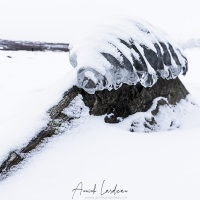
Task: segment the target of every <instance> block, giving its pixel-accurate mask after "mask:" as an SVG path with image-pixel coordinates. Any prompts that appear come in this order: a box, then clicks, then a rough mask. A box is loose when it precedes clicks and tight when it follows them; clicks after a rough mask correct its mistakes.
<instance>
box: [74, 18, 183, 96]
mask: <svg viewBox="0 0 200 200" xmlns="http://www.w3.org/2000/svg"><path fill="white" fill-rule="evenodd" d="M70 62H71V64H72V65H73V66H74V67H76V68H77V85H78V86H79V87H81V88H83V89H84V90H85V91H87V92H88V93H90V94H93V93H95V91H97V90H103V89H108V90H111V89H113V88H114V89H117V88H119V87H120V86H121V85H122V84H123V83H126V84H129V85H136V84H137V83H138V82H140V83H141V84H142V85H143V86H144V87H151V86H152V85H153V84H155V83H156V81H157V79H158V78H163V79H174V78H176V77H177V76H178V75H179V74H180V73H182V74H183V75H185V74H186V72H187V59H186V57H185V55H184V53H183V51H182V50H181V48H180V47H179V46H178V45H177V44H176V43H175V42H173V41H172V40H171V39H170V38H169V37H168V36H166V34H165V33H163V32H162V31H161V30H158V29H156V28H154V27H153V26H152V25H150V24H149V23H147V22H145V21H141V20H133V19H130V18H124V17H123V18H117V19H116V20H112V21H109V22H106V24H104V25H100V26H97V27H96V28H94V29H93V30H92V31H90V32H89V33H87V34H86V35H84V36H82V37H81V38H79V40H78V41H76V42H75V43H74V44H73V45H71V49H70Z"/></svg>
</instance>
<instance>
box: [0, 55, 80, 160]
mask: <svg viewBox="0 0 200 200" xmlns="http://www.w3.org/2000/svg"><path fill="white" fill-rule="evenodd" d="M67 62H68V56H67V55H66V54H65V53H51V52H44V53H37V52H36V53H32V52H23V51H22V52H9V51H0V72H1V73H0V94H1V99H0V110H1V116H0V121H1V123H0V130H1V132H0V137H1V138H3V140H0V158H1V159H2V156H6V155H7V153H8V152H9V151H10V150H11V149H12V148H17V146H18V144H23V143H25V142H26V141H27V140H30V139H31V138H32V137H33V136H34V135H35V133H36V132H37V131H39V130H40V129H41V128H42V127H43V126H45V125H46V123H47V122H48V116H46V114H45V112H46V111H47V110H48V109H49V108H50V107H52V106H53V105H55V104H56V103H57V102H58V101H59V100H60V99H61V97H62V92H64V90H67V89H68V88H70V87H71V85H73V84H74V82H75V81H76V74H75V71H74V70H73V68H72V67H71V66H70V65H69V64H68V65H67V64H66V63H67ZM67 66H68V67H67ZM22 124H23V126H22Z"/></svg>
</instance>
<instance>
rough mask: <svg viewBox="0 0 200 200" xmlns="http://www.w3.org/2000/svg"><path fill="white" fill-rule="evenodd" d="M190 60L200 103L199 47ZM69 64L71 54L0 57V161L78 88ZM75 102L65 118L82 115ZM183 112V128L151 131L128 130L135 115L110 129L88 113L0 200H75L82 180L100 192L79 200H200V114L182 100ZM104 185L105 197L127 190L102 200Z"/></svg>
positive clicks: (3, 186)
mask: <svg viewBox="0 0 200 200" xmlns="http://www.w3.org/2000/svg"><path fill="white" fill-rule="evenodd" d="M186 55H187V57H188V60H189V72H188V74H187V76H186V77H180V78H181V80H182V81H183V83H184V84H185V86H186V87H187V89H188V90H189V92H190V93H191V96H192V98H193V99H194V100H195V101H196V103H197V104H200V80H199V72H200V68H199V65H200V60H199V55H200V49H188V50H186ZM7 56H11V58H8V57H7ZM67 60H68V55H67V53H47V52H45V53H32V52H2V51H0V72H1V73H0V74H1V75H0V76H1V78H0V93H1V99H0V110H1V120H0V122H1V123H0V130H1V132H0V160H3V159H4V158H5V156H6V154H7V153H8V152H9V151H10V150H13V149H16V148H17V147H20V146H21V145H23V144H24V143H26V142H27V141H28V140H29V139H30V138H31V137H33V136H34V135H35V134H36V133H37V132H38V130H40V129H41V127H43V126H45V124H46V122H47V120H48V119H46V114H45V112H46V111H47V110H48V109H49V108H50V107H51V106H53V105H54V104H56V103H57V102H58V101H59V100H60V99H61V97H62V94H63V92H64V91H66V90H67V89H68V88H70V87H71V85H73V84H74V83H75V79H76V74H75V71H74V69H73V68H72V67H71V66H70V64H69V63H68V62H67ZM77 101H78V102H79V103H78V104H77V103H75V104H74V102H72V106H71V107H69V108H68V109H65V110H64V111H63V112H64V113H67V114H69V115H70V114H71V115H73V116H74V115H75V116H77V117H79V116H80V110H82V109H81V108H82V107H84V105H83V104H82V103H81V99H80V98H77V100H75V102H77ZM73 105H76V106H77V108H76V109H75V110H74V106H73ZM178 108H180V110H179V116H181V122H180V128H178V129H175V130H171V131H160V132H151V133H141V132H134V133H132V132H130V131H129V128H130V124H131V122H132V120H133V116H130V117H128V118H127V119H125V120H124V121H122V122H121V123H119V124H105V123H104V120H103V116H101V117H95V116H89V115H88V110H87V109H85V110H84V112H82V114H81V118H80V119H79V121H77V124H74V126H73V127H72V128H71V129H67V128H66V129H65V128H64V129H62V132H63V133H62V134H61V135H59V136H55V137H54V138H53V139H52V140H50V141H49V143H48V144H46V145H45V147H44V148H43V149H42V150H40V151H36V152H34V153H33V154H32V157H31V158H29V159H28V161H27V163H26V164H24V165H23V166H22V169H21V170H18V171H17V172H16V173H14V174H13V175H12V176H11V177H9V178H8V179H6V180H4V181H2V182H0V200H13V199H16V200H25V199H29V200H32V199H34V200H35V199H37V200H44V199H47V200H51V199H52V200H55V199H59V200H66V199H72V195H73V192H72V190H73V189H74V188H76V187H77V185H78V184H79V183H80V182H82V183H83V189H86V190H89V189H91V190H92V189H93V188H94V185H95V184H96V191H97V192H96V193H95V194H93V193H82V194H81V195H80V193H79V192H77V193H76V194H75V196H74V199H77V200H79V199H117V198H118V199H128V200H134V199H135V200H146V199H149V200H160V199H162V200H165V199H166V200H169V199H170V200H177V199H181V200H191V199H192V200H199V198H200V193H199V187H200V145H199V143H200V123H199V119H200V109H199V107H198V106H194V105H193V104H185V103H184V102H182V103H180V105H179V107H177V109H178ZM181 112H183V113H181ZM163 114H165V112H163ZM167 114H168V112H167ZM165 117H167V116H166V115H165ZM169 117H171V116H169ZM172 117H173V116H172ZM174 118H175V119H177V117H176V116H174ZM61 128H63V127H61ZM103 180H105V184H104V187H103V191H105V190H106V189H112V190H113V189H114V188H115V185H116V184H117V188H118V189H124V190H128V192H127V193H120V194H116V195H113V194H105V195H103V196H101V195H100V191H101V186H102V182H103Z"/></svg>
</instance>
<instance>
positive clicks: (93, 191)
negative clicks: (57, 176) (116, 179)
mask: <svg viewBox="0 0 200 200" xmlns="http://www.w3.org/2000/svg"><path fill="white" fill-rule="evenodd" d="M72 192H73V195H72V199H74V197H75V194H79V195H82V194H83V193H88V194H99V195H101V196H103V195H106V194H107V195H116V194H124V193H127V192H128V190H125V189H118V186H117V184H115V186H114V187H113V188H112V189H110V188H109V189H106V187H105V180H103V182H102V184H101V187H100V191H98V190H97V184H94V186H93V187H92V188H91V189H85V188H84V187H83V182H80V183H79V184H78V185H77V187H76V188H74V189H73V190H72Z"/></svg>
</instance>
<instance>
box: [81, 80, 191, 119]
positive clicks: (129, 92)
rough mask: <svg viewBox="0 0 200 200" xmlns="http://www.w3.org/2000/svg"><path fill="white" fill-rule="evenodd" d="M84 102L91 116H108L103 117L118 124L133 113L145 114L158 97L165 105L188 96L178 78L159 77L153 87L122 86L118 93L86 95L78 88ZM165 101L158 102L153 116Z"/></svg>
mask: <svg viewBox="0 0 200 200" xmlns="http://www.w3.org/2000/svg"><path fill="white" fill-rule="evenodd" d="M80 93H81V94H82V96H83V101H84V103H85V105H86V106H88V107H89V109H90V114H92V115H97V116H99V115H105V114H106V115H108V116H106V117H105V122H107V123H117V122H119V119H118V118H119V117H120V118H126V117H128V116H129V115H132V114H134V113H136V112H145V111H147V110H148V109H149V108H150V107H151V106H152V102H153V100H154V99H155V98H157V97H164V98H166V99H167V101H168V103H169V104H171V105H175V104H176V103H178V102H179V101H180V100H181V99H185V97H186V96H187V95H188V94H189V93H188V91H187V90H186V88H185V87H184V85H183V84H182V82H181V81H180V80H179V78H176V79H170V80H166V79H162V78H160V79H159V80H158V81H157V82H156V83H155V84H154V85H153V86H152V87H149V88H145V87H143V86H142V85H141V84H139V83H138V84H137V85H127V84H123V85H122V86H121V87H120V88H119V89H117V90H114V89H113V90H111V91H109V90H103V91H96V92H95V94H88V93H87V92H85V91H84V90H83V89H80ZM166 103H167V102H165V100H163V99H162V100H160V101H159V103H158V105H157V108H156V109H155V110H154V111H152V114H153V115H156V114H157V113H158V107H159V106H160V105H164V104H166Z"/></svg>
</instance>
